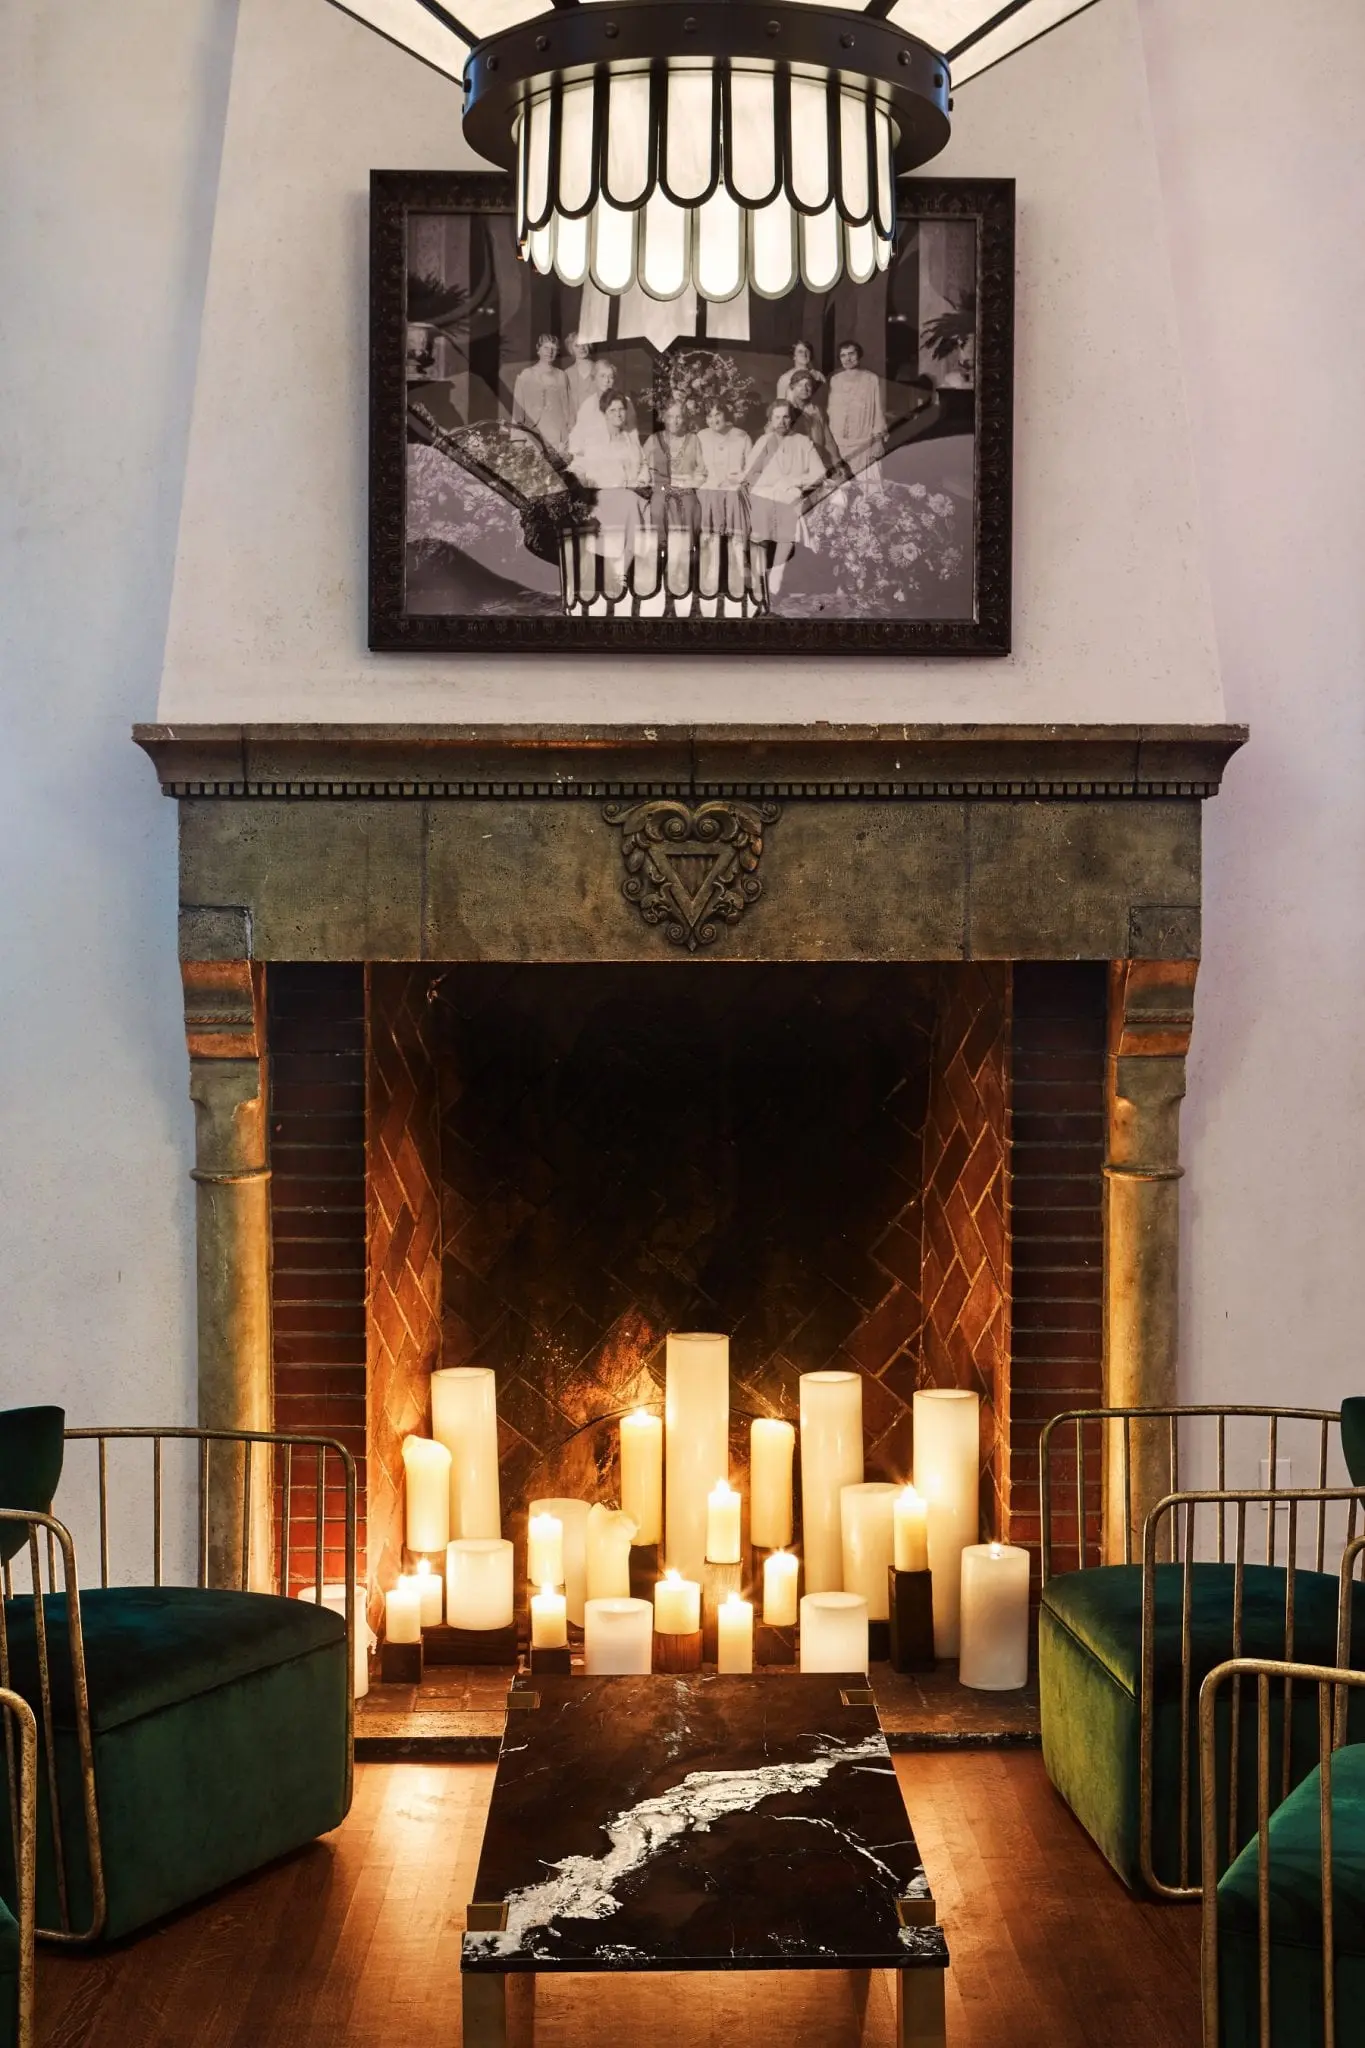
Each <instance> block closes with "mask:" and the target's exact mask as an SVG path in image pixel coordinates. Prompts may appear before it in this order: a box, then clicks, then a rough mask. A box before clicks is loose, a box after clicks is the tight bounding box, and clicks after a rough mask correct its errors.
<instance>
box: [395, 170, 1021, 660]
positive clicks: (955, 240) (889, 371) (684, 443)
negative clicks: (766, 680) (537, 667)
mask: <svg viewBox="0 0 1365 2048" xmlns="http://www.w3.org/2000/svg"><path fill="white" fill-rule="evenodd" d="M513 199H514V194H513V186H512V181H511V179H510V178H508V177H505V176H503V175H502V174H497V173H495V174H482V173H473V174H471V173H455V172H452V173H444V172H430V171H423V172H405V171H380V172H376V173H375V174H374V177H373V180H372V192H371V203H372V217H371V254H372V277H371V292H372V302H371V451H370V645H371V647H373V648H375V649H377V650H380V651H386V652H397V651H402V650H406V649H420V650H425V651H432V650H461V649H474V648H479V649H490V650H491V649H502V650H506V651H509V652H510V651H519V650H525V649H530V648H562V649H578V650H583V651H591V650H592V649H593V648H602V647H605V646H612V647H617V648H620V647H623V646H624V647H631V646H635V647H639V648H640V649H641V650H642V651H645V650H654V651H665V650H672V651H676V652H688V651H699V650H706V649H711V650H719V649H725V650H728V651H736V652H737V651H741V650H743V651H748V652H806V653H818V652H822V651H833V650H836V649H837V650H840V651H843V652H849V651H864V652H881V653H898V652H899V653H915V652H917V653H934V654H937V653H976V654H984V653H992V654H1003V653H1007V652H1008V650H1009V644H1010V490H1011V463H1010V449H1011V400H1012V372H1013V277H1014V269H1013V265H1014V188H1013V185H1012V183H1011V182H1010V181H1008V180H963V179H948V180H928V179H923V180H921V179H910V180H905V181H902V183H901V185H900V188H899V197H898V207H897V222H896V232H895V238H894V243H893V244H891V245H890V246H889V247H888V250H887V253H886V257H885V259H884V267H880V268H877V269H875V270H873V272H872V275H871V276H869V277H868V278H866V279H865V280H864V281H862V282H858V281H855V280H854V278H852V277H850V276H847V275H845V276H842V277H840V278H839V280H838V282H837V283H836V284H835V285H834V286H833V287H832V288H831V289H829V290H825V291H817V290H813V289H810V288H809V287H808V286H807V284H806V283H805V282H801V281H798V282H796V283H795V284H793V285H792V287H791V288H790V289H789V290H786V291H785V292H783V293H782V294H781V295H780V296H771V297H770V296H763V295H761V294H760V293H759V292H758V291H757V290H755V289H753V288H752V287H750V286H747V285H746V286H745V287H743V288H741V289H740V290H739V291H738V292H737V293H736V294H735V295H734V296H733V297H731V298H729V299H714V298H713V299H705V298H702V297H700V296H699V295H698V294H697V293H696V292H695V291H693V290H688V291H684V292H682V293H681V294H679V295H677V296H675V297H673V298H670V299H666V300H664V299H658V298H654V297H651V296H649V295H648V294H647V293H646V292H645V290H644V289H643V288H642V286H641V285H640V284H638V283H634V284H632V285H631V286H630V288H629V289H628V290H627V291H625V292H624V293H621V294H615V295H614V294H611V293H609V292H607V291H604V290H603V289H601V288H600V287H599V285H598V284H597V283H595V282H594V281H593V279H592V277H591V276H587V277H585V278H584V279H583V281H582V282H581V283H579V284H572V285H571V284H566V283H565V282H564V281H563V279H562V278H561V276H560V275H559V274H557V272H556V270H555V269H554V268H552V267H551V266H550V265H549V264H548V263H547V264H546V265H545V266H544V267H543V268H541V267H539V266H538V265H537V263H536V261H535V260H534V258H535V255H536V251H535V250H534V248H533V249H532V250H531V252H530V253H531V256H532V259H533V260H531V261H529V262H528V261H523V260H521V257H520V255H519V252H518V247H517V240H516V235H517V224H516V216H515V212H514V206H513ZM561 268H562V265H561Z"/></svg>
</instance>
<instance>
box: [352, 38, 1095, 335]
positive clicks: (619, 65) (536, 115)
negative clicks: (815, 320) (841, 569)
mask: <svg viewBox="0 0 1365 2048" xmlns="http://www.w3.org/2000/svg"><path fill="white" fill-rule="evenodd" d="M332 4H333V5H335V6H338V7H340V8H341V10H342V12H343V13H346V14H350V15H353V16H354V17H355V18H356V19H357V20H359V21H362V22H364V23H365V24H366V25H367V26H368V27H370V28H373V29H376V30H377V31H378V32H379V33H380V34H381V35H383V36H385V37H387V38H388V40H389V41H391V42H394V43H397V44H399V45H400V46H401V47H402V48H403V49H405V50H408V51H410V52H411V54H412V55H413V56H415V57H419V58H421V59H422V60H423V61H424V62H425V63H427V64H429V65H431V66H432V67H433V68H434V69H436V70H437V71H440V72H443V73H444V74H445V75H446V76H447V77H449V78H452V79H457V80H459V81H460V82H461V83H462V84H463V86H464V94H465V97H464V130H465V135H466V137H467V139H468V140H469V142H470V144H471V145H472V147H473V148H474V149H475V150H477V151H478V153H479V155H480V156H483V157H486V158H487V159H488V160H489V161H490V162H492V163H494V164H499V165H502V166H503V167H504V168H506V169H507V170H513V171H515V173H516V195H517V197H516V207H517V241H518V247H519V250H520V253H521V255H522V257H523V258H524V259H525V260H526V261H528V262H530V263H533V264H534V265H535V266H536V268H537V269H538V270H539V271H541V272H542V273H544V274H546V275H549V274H551V273H553V274H554V275H555V276H557V277H558V278H559V279H560V280H561V281H562V282H563V283H564V284H566V285H581V284H584V283H586V282H588V281H589V280H590V281H591V282H592V283H593V284H595V285H596V286H597V287H598V288H599V290H601V291H603V292H606V293H608V294H611V295H620V294H623V293H625V292H627V291H629V290H631V289H632V288H633V287H635V286H637V285H638V286H639V287H640V288H641V289H642V290H643V291H644V292H645V293H646V294H648V296H649V297H651V298H653V299H658V300H663V301H669V300H673V299H676V298H678V297H679V296H680V295H681V294H683V293H685V292H689V291H695V292H696V294H697V295H698V297H700V298H702V299H705V300H709V301H712V302H717V301H719V302H723V301H725V300H727V299H731V298H734V297H735V296H737V294H739V293H740V292H741V291H744V290H746V289H747V290H750V291H753V292H756V293H758V294H759V295H760V296H761V297H765V298H780V297H782V296H783V295H784V294H785V293H787V292H789V291H790V290H792V288H793V287H794V286H795V285H797V284H798V283H801V284H804V285H805V286H806V287H807V289H809V290H811V291H816V292H827V291H830V290H832V289H833V287H834V286H835V285H836V284H837V283H838V282H839V280H840V279H841V278H843V277H847V278H850V279H852V280H853V281H854V282H855V283H865V282H866V281H867V280H868V279H869V278H871V277H873V276H874V275H875V274H876V272H877V271H878V270H884V269H885V268H886V266H887V265H888V264H889V262H890V260H891V253H892V248H893V245H894V240H895V232H896V197H895V194H896V179H897V177H898V176H900V175H901V174H902V173H903V172H906V171H912V170H914V169H915V168H916V167H917V166H918V165H920V164H923V163H927V162H928V161H929V159H930V158H931V157H933V156H936V155H937V154H938V152H939V151H940V150H941V149H942V148H943V146H944V144H945V143H946V142H947V140H948V133H949V119H948V116H949V111H950V108H951V105H952V101H951V98H950V94H951V92H952V90H953V88H954V87H955V86H959V85H962V84H963V83H964V82H965V81H966V80H967V79H969V78H973V77H975V76H977V75H978V74H979V73H980V72H982V71H985V70H987V69H989V68H990V67H991V66H992V65H995V64H998V63H999V62H1000V61H1001V60H1002V59H1003V58H1005V57H1008V56H1011V55H1012V54H1013V53H1014V52H1015V51H1016V50H1018V49H1021V48H1022V47H1023V46H1024V44H1026V43H1030V42H1034V41H1036V40H1037V38H1038V37H1039V36H1041V35H1046V34H1047V33H1048V32H1049V30H1051V29H1054V28H1056V27H1058V26H1059V25H1060V24H1061V23H1062V22H1063V21H1065V20H1067V19H1068V18H1069V17H1070V16H1072V15H1074V14H1078V13H1080V12H1081V11H1082V9H1083V8H1085V7H1086V6H1089V5H1093V4H1094V0H870V4H869V5H868V6H867V7H865V8H862V9H858V8H835V7H826V6H823V5H820V4H818V0H776V4H774V5H767V6H765V5H759V4H757V0H556V4H555V5H554V6H553V7H552V8H551V9H550V11H548V12H544V11H540V9H539V8H538V6H537V0H453V5H451V6H447V5H446V4H445V0H332Z"/></svg>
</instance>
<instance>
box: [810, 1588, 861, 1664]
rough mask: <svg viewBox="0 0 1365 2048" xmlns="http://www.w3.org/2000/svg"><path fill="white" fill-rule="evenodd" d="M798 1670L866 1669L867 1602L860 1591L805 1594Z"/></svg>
mask: <svg viewBox="0 0 1365 2048" xmlns="http://www.w3.org/2000/svg"><path fill="white" fill-rule="evenodd" d="M801 1669H802V1670H803V1671H866V1669H867V1602H866V1600H864V1599H863V1596H862V1594H861V1593H807V1594H806V1596H805V1598H804V1599H803V1600H802V1602H801Z"/></svg>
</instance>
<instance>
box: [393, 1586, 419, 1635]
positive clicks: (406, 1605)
mask: <svg viewBox="0 0 1365 2048" xmlns="http://www.w3.org/2000/svg"><path fill="white" fill-rule="evenodd" d="M384 1634H385V1635H386V1636H387V1637H388V1639H389V1641H390V1642H391V1643H420V1642H421V1640H422V1603H421V1601H420V1600H419V1599H418V1596H417V1588H416V1586H415V1585H413V1584H412V1583H411V1581H405V1580H403V1579H400V1580H399V1581H398V1584H397V1585H396V1586H394V1587H393V1588H392V1590H391V1591H390V1592H387V1593H386V1594H385V1595H384Z"/></svg>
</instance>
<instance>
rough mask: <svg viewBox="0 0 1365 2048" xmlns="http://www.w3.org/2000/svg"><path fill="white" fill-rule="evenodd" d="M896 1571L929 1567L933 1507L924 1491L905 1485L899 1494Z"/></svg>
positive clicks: (896, 1517)
mask: <svg viewBox="0 0 1365 2048" xmlns="http://www.w3.org/2000/svg"><path fill="white" fill-rule="evenodd" d="M895 1527H896V1570H897V1571H898V1572H927V1571H928V1569H929V1509H928V1506H927V1504H926V1502H925V1499H924V1496H923V1494H920V1493H916V1491H915V1489H914V1487H913V1486H903V1487H902V1488H901V1490H900V1492H899V1493H898V1494H897V1495H896V1514H895Z"/></svg>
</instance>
